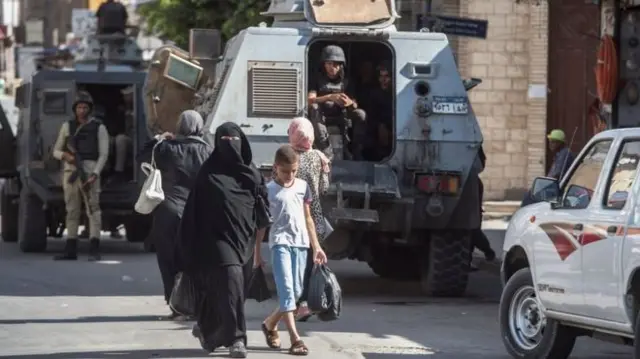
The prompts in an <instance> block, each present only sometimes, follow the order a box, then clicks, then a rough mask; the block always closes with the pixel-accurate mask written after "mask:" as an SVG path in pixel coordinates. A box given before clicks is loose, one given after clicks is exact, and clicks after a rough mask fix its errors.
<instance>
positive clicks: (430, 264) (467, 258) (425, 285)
mask: <svg viewBox="0 0 640 359" xmlns="http://www.w3.org/2000/svg"><path fill="white" fill-rule="evenodd" d="M470 251H471V232H470V231H466V230H448V231H443V232H432V233H431V238H430V239H429V245H428V247H427V260H426V261H421V265H420V282H421V284H422V290H423V291H424V293H425V294H427V295H431V296H435V297H460V296H463V295H464V293H465V291H466V290H467V283H468V281H469V266H470V263H471V255H470Z"/></svg>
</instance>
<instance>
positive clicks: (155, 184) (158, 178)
mask: <svg viewBox="0 0 640 359" xmlns="http://www.w3.org/2000/svg"><path fill="white" fill-rule="evenodd" d="M160 142H162V141H158V143H156V144H155V146H153V150H152V154H151V163H150V164H149V163H146V162H144V163H141V164H140V169H141V170H142V172H144V174H145V175H146V176H147V179H146V180H145V181H144V184H143V185H142V190H141V191H140V196H138V201H136V204H135V206H134V209H135V211H136V212H138V213H140V214H149V213H151V212H153V210H154V209H155V208H156V207H157V206H158V205H159V204H160V203H162V201H164V191H163V190H162V174H161V173H160V170H158V168H157V167H156V160H155V150H156V147H157V146H158V145H159V144H160Z"/></svg>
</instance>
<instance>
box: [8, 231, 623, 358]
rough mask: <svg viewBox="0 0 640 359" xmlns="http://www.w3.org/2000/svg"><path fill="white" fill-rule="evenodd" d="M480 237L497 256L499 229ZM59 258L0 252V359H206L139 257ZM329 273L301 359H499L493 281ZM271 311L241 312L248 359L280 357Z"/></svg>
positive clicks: (591, 353)
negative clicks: (424, 284)
mask: <svg viewBox="0 0 640 359" xmlns="http://www.w3.org/2000/svg"><path fill="white" fill-rule="evenodd" d="M486 227H487V233H488V234H489V236H490V238H491V240H492V244H493V246H494V247H495V248H496V249H499V248H500V246H501V241H502V239H501V235H502V234H501V233H502V232H503V230H504V223H499V222H495V221H492V222H491V223H487V226H486ZM501 228H502V229H501ZM61 249H62V243H61V241H59V240H51V241H50V253H47V254H32V255H27V254H23V253H21V252H20V251H19V250H18V248H17V246H16V245H15V244H7V243H2V244H0V273H1V275H2V277H1V279H0V358H13V359H21V358H32V359H62V358H64V359H75V358H83V359H93V358H95V359H107V358H110V359H115V358H117V359H120V358H135V359H137V358H140V359H143V358H144V359H146V358H205V357H207V356H205V354H204V352H203V351H202V350H200V349H199V345H198V342H197V341H196V340H195V339H194V338H192V337H191V335H190V328H191V324H190V323H176V322H170V321H165V320H162V318H161V316H163V315H165V314H167V308H166V307H165V305H164V301H163V299H162V298H161V283H160V277H159V274H158V271H157V268H156V262H155V257H154V255H152V254H145V253H143V252H142V248H141V246H139V245H132V244H129V243H124V242H120V241H105V244H104V252H105V254H104V260H103V261H102V262H98V263H90V262H87V261H86V255H85V254H83V255H82V256H81V259H80V260H79V261H77V262H65V263H63V262H54V261H53V260H51V255H52V252H55V251H60V250H61ZM82 250H83V251H84V253H86V244H85V246H83V247H82ZM330 266H331V267H332V269H333V270H334V271H335V272H336V274H337V275H338V278H339V280H340V283H341V286H342V288H343V290H344V291H345V295H344V300H345V303H344V308H343V313H342V316H341V318H340V319H339V320H338V321H335V322H328V323H324V322H319V321H318V320H317V319H311V320H310V321H309V322H308V323H302V324H300V329H301V331H302V332H303V335H304V340H305V342H306V343H307V345H308V346H309V347H310V350H311V353H310V355H309V357H311V358H318V359H319V358H336V359H340V358H367V359H411V358H418V357H426V358H434V359H461V358H474V359H509V356H507V355H506V353H505V351H504V349H503V346H502V342H501V339H500V334H499V331H498V324H497V306H498V302H499V297H500V289H501V288H500V284H499V281H498V277H497V276H496V275H495V274H490V273H486V272H479V273H474V274H473V276H472V281H471V285H470V288H469V294H468V296H467V297H466V298H461V299H428V298H423V297H421V296H420V292H419V286H418V284H417V283H412V282H401V283H398V282H391V281H387V280H382V279H380V278H377V277H376V276H375V275H373V274H372V273H371V271H370V270H369V269H368V267H367V266H366V265H364V264H362V263H357V262H353V261H341V262H336V263H330ZM275 305H276V304H275V301H269V302H266V303H262V304H257V303H255V302H253V301H249V302H247V317H248V318H247V319H248V327H249V329H250V331H249V347H250V350H251V352H250V356H249V357H250V358H260V359H267V358H277V357H282V355H284V354H281V353H280V352H274V351H271V350H267V349H265V348H266V346H265V344H264V340H263V337H262V335H261V333H260V331H259V325H260V323H261V321H262V319H263V318H264V316H266V315H267V314H268V313H269V312H270V311H271V310H272V309H273V308H274V307H275ZM282 334H283V337H284V338H285V339H284V340H283V346H288V340H287V339H286V336H284V333H282ZM225 354H226V351H221V352H219V353H214V354H212V355H211V356H213V357H216V356H220V357H223V356H224V355H225ZM572 358H581V359H616V358H631V350H630V348H627V347H622V346H617V345H613V344H608V343H603V342H599V341H595V340H592V339H580V340H579V341H578V344H577V345H576V350H575V351H574V355H573V356H572Z"/></svg>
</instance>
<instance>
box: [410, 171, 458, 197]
mask: <svg viewBox="0 0 640 359" xmlns="http://www.w3.org/2000/svg"><path fill="white" fill-rule="evenodd" d="M415 186H416V187H417V188H418V189H419V190H420V191H422V192H426V193H442V194H457V193H458V192H459V191H460V176H459V175H457V174H438V173H416V174H415Z"/></svg>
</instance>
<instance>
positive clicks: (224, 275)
mask: <svg viewBox="0 0 640 359" xmlns="http://www.w3.org/2000/svg"><path fill="white" fill-rule="evenodd" d="M195 278H196V279H195V283H196V286H197V288H199V291H200V294H201V298H202V299H201V300H200V303H199V305H198V307H197V308H196V318H197V320H198V327H200V332H201V333H202V334H203V337H204V340H205V341H206V343H207V344H208V345H209V346H210V347H212V348H219V347H230V346H231V345H232V344H233V343H235V342H236V341H238V340H241V341H242V342H243V343H244V344H245V345H246V344H247V324H246V322H245V316H244V273H243V270H242V267H241V266H237V265H231V266H224V267H219V268H215V269H209V270H207V271H200V272H198V274H197V275H196V276H195Z"/></svg>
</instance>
